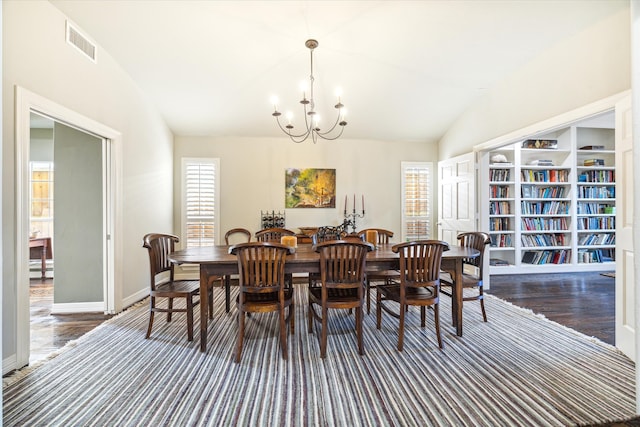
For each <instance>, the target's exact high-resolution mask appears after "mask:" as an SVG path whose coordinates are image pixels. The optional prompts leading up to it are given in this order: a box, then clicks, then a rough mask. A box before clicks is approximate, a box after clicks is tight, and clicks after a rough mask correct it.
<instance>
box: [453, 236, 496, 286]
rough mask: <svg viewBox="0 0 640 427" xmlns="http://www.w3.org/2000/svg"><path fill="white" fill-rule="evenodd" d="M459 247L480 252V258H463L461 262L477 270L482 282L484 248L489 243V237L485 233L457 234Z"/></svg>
mask: <svg viewBox="0 0 640 427" xmlns="http://www.w3.org/2000/svg"><path fill="white" fill-rule="evenodd" d="M458 241H459V242H460V246H464V247H467V248H474V249H477V250H478V251H480V256H478V257H475V258H465V259H463V262H464V263H465V264H468V265H472V266H474V267H476V268H477V272H478V276H479V277H480V280H482V266H483V265H484V252H485V248H486V246H487V245H488V244H489V243H491V237H489V235H488V234H487V233H483V232H480V231H473V232H467V233H460V234H458Z"/></svg>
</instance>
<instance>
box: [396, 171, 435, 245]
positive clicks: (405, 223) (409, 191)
mask: <svg viewBox="0 0 640 427" xmlns="http://www.w3.org/2000/svg"><path fill="white" fill-rule="evenodd" d="M432 169H433V164H432V163H421V162H402V165H401V170H402V239H403V240H406V241H408V240H417V239H430V238H431V217H432V214H431V209H432V203H431V199H432V191H431V185H432V184H431V176H432Z"/></svg>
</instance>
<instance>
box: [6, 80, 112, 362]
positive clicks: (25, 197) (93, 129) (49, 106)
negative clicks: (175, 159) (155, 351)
mask: <svg viewBox="0 0 640 427" xmlns="http://www.w3.org/2000/svg"><path fill="white" fill-rule="evenodd" d="M16 95H17V97H16V100H17V105H16V134H17V135H16V155H17V159H16V198H17V200H16V202H17V212H16V264H17V265H16V273H17V279H18V281H17V292H16V307H17V313H16V317H17V318H16V343H17V351H16V365H17V366H16V368H20V367H22V366H25V365H27V364H28V362H29V352H30V351H29V347H30V314H29V245H28V242H29V235H30V188H29V187H30V181H29V162H30V151H31V150H30V148H31V147H30V135H31V120H30V119H31V117H32V116H31V115H32V113H36V114H38V115H39V116H41V117H44V118H47V119H49V120H51V121H53V122H54V127H58V129H59V132H60V133H66V135H67V136H66V137H65V138H64V139H65V140H67V141H75V142H71V143H67V144H61V145H60V147H59V148H60V149H61V150H64V151H66V152H67V153H62V154H60V155H59V156H54V157H57V158H58V159H64V158H65V157H66V158H67V159H69V161H71V162H76V164H77V165H78V166H79V167H72V166H69V164H67V165H65V167H62V165H60V168H59V170H57V171H56V175H55V177H56V178H57V179H59V180H61V181H60V182H63V181H64V180H66V181H65V182H66V184H63V186H64V185H67V186H68V183H69V182H74V181H75V182H84V181H86V180H87V179H89V178H86V176H87V175H83V174H84V173H85V172H93V174H92V175H91V176H93V178H90V179H92V180H94V181H95V180H96V176H99V180H98V181H99V182H98V183H97V184H96V182H93V185H94V186H95V185H97V186H98V187H99V191H90V192H89V193H91V197H93V198H91V199H89V201H87V205H91V208H95V207H96V206H98V210H97V211H95V210H94V211H93V212H91V213H90V215H87V217H89V218H91V219H92V220H93V221H94V222H86V221H84V222H83V223H80V222H78V223H77V224H76V223H74V222H75V221H73V220H72V221H69V218H74V212H73V211H72V212H71V213H69V214H67V215H66V218H67V224H64V223H61V224H56V223H54V227H53V233H54V236H53V239H52V240H53V242H54V243H53V244H52V246H53V248H52V249H53V254H54V255H53V257H55V259H54V265H55V267H54V268H55V275H56V276H57V277H60V274H62V273H63V272H64V271H66V272H68V273H71V274H72V275H75V277H72V278H71V279H70V280H71V281H75V283H79V282H83V281H86V280H87V276H86V275H84V276H83V274H85V272H86V271H90V273H91V276H92V278H91V280H94V281H95V283H98V285H97V286H95V285H94V286H91V287H89V288H81V287H79V286H78V285H76V287H75V288H74V287H70V288H68V289H66V290H64V288H62V289H63V290H64V292H63V293H62V294H60V298H59V300H60V301H61V303H60V304H58V305H59V307H58V309H59V310H60V311H64V312H68V313H73V312H91V311H92V312H95V311H101V312H103V313H105V314H107V313H108V314H112V313H115V312H116V311H119V310H120V309H121V305H122V302H121V297H119V298H116V295H121V293H122V292H121V289H119V288H118V289H117V288H116V285H115V284H116V283H119V287H120V286H121V285H122V281H121V280H120V281H117V280H116V277H119V276H120V275H121V272H120V271H119V269H117V268H116V262H115V259H116V254H117V253H121V250H119V249H120V248H117V244H118V243H119V242H120V239H119V238H118V237H119V236H120V235H121V229H120V226H119V223H118V222H117V221H116V219H117V218H119V217H120V215H119V210H118V209H116V207H117V205H116V203H115V201H116V200H118V199H119V196H120V187H119V182H120V178H119V175H120V169H119V167H118V165H119V164H120V159H121V151H120V142H121V135H120V133H119V132H117V131H115V130H113V129H110V128H108V127H106V126H104V125H102V124H100V123H97V122H95V121H93V120H91V119H89V118H87V117H85V116H82V115H80V114H78V113H76V112H73V111H71V110H69V109H67V108H65V107H62V106H60V105H58V104H56V103H54V102H52V101H50V100H47V99H45V98H42V97H40V96H39V95H37V94H34V93H32V92H29V91H27V90H25V89H23V88H20V87H17V88H16ZM70 135H71V137H70ZM74 135H75V136H80V138H85V139H88V140H90V141H94V142H95V144H93V145H92V144H89V145H92V146H91V148H90V149H89V150H90V151H91V153H92V154H90V156H91V157H92V159H93V160H92V161H91V164H83V163H86V162H85V161H84V160H82V162H80V161H79V160H78V156H79V155H80V154H81V153H82V155H83V156H86V155H87V153H86V149H87V148H88V146H89V145H86V144H82V143H81V142H78V140H77V139H76V138H75V137H74ZM85 143H86V141H85ZM78 144H80V145H78ZM71 164H73V163H71ZM98 165H99V166H98ZM56 166H58V165H56ZM96 169H97V170H98V171H99V174H96V173H95V172H96ZM63 172H64V173H63ZM56 178H54V180H55V179H56ZM54 185H55V184H54ZM61 188H62V187H61ZM94 188H95V187H94ZM57 192H61V193H62V194H61V195H63V194H64V191H60V190H58V191H57ZM72 196H73V195H72ZM67 197H71V196H67ZM63 207H64V206H61V205H59V206H58V209H57V211H58V212H57V213H60V212H61V208H63ZM73 209H75V210H76V212H75V213H77V211H78V210H83V209H85V208H83V207H82V206H79V207H78V206H77V204H76V207H74V208H73ZM62 211H64V209H63V210H62ZM96 212H98V213H96ZM54 218H55V215H54ZM116 225H118V226H116ZM59 232H64V233H65V234H64V235H58V236H57V238H56V234H58V233H59ZM86 233H93V235H92V236H91V238H90V239H89V240H87V238H86ZM56 240H58V241H59V242H58V244H56V243H55V241H56ZM63 241H65V242H68V243H70V242H73V241H75V242H76V245H78V244H79V243H78V242H84V244H85V245H87V243H86V242H87V241H91V244H90V246H91V247H92V248H94V249H95V251H96V252H94V255H93V256H92V258H94V259H95V258H96V257H97V258H99V260H98V261H96V263H94V264H93V265H92V266H91V267H90V268H85V264H86V262H87V260H86V259H84V258H83V256H84V252H85V251H81V252H80V253H79V252H77V251H76V252H74V253H72V254H67V256H66V258H67V261H66V263H67V265H68V266H67V267H64V268H63V265H64V264H65V262H63V261H64V258H65V250H64V249H65V246H64V245H60V242H63ZM71 246H73V245H71V244H69V247H71ZM116 248H117V249H116ZM96 253H97V254H98V255H95V254H96ZM65 282H66V279H65ZM58 287H59V283H57V284H56V287H54V293H57V292H58V289H57V288H58ZM78 295H79V297H77V296H78ZM76 297H77V300H76V301H77V302H76V301H74V300H73V298H76ZM56 299H58V298H57V295H56Z"/></svg>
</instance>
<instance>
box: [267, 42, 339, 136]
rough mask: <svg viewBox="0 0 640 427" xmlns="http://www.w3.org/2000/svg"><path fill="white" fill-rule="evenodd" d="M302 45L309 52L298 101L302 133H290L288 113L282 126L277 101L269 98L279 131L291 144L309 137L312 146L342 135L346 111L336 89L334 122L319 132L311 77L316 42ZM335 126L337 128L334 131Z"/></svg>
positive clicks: (318, 118)
mask: <svg viewBox="0 0 640 427" xmlns="http://www.w3.org/2000/svg"><path fill="white" fill-rule="evenodd" d="M304 45H305V46H306V47H307V48H308V49H309V51H310V59H311V61H310V64H311V73H310V74H309V80H305V81H303V82H302V83H301V84H300V91H301V92H302V100H301V101H300V104H302V108H303V112H304V114H303V116H302V117H304V123H303V131H302V133H299V134H293V133H292V130H293V124H292V119H293V114H292V113H291V112H290V111H288V112H287V113H286V118H287V124H286V125H284V126H283V124H282V122H280V116H281V115H282V114H281V113H280V112H279V111H278V99H277V98H276V97H272V98H271V100H272V104H273V109H274V112H273V113H272V114H271V115H272V116H273V117H275V118H276V122H277V123H278V126H279V127H280V129H282V131H283V132H284V133H286V134H287V135H288V136H289V138H291V140H292V141H293V142H296V143H300V142H303V141H305V140H306V139H307V138H309V137H311V140H312V141H313V143H314V144H315V143H316V142H317V140H318V138H322V139H327V140H334V139H338V138H340V136H341V135H342V132H343V131H344V127H345V126H346V125H347V122H346V120H345V119H344V117H345V114H346V110H345V109H344V105H343V104H342V102H341V97H342V88H341V87H338V88H336V91H335V94H336V96H337V97H338V103H337V104H336V105H334V107H335V108H336V109H337V110H338V111H337V114H336V118H335V122H334V123H333V125H332V124H331V123H329V124H328V125H327V126H328V127H329V129H328V130H326V131H324V132H320V127H319V123H320V115H319V114H317V111H316V104H315V100H314V92H313V84H314V80H315V79H314V77H313V51H314V49H315V48H317V47H318V41H317V40H313V39H309V40H307V41H306V42H305V44H304ZM307 95H308V96H309V98H307ZM337 126H339V128H337V129H336V127H337Z"/></svg>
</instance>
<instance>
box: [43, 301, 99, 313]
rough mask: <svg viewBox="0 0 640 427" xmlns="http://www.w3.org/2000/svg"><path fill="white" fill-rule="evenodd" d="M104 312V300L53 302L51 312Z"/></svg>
mask: <svg viewBox="0 0 640 427" xmlns="http://www.w3.org/2000/svg"><path fill="white" fill-rule="evenodd" d="M102 312H104V302H102V301H96V302H62V303H57V304H56V303H53V305H52V306H51V314H69V313H102Z"/></svg>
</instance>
